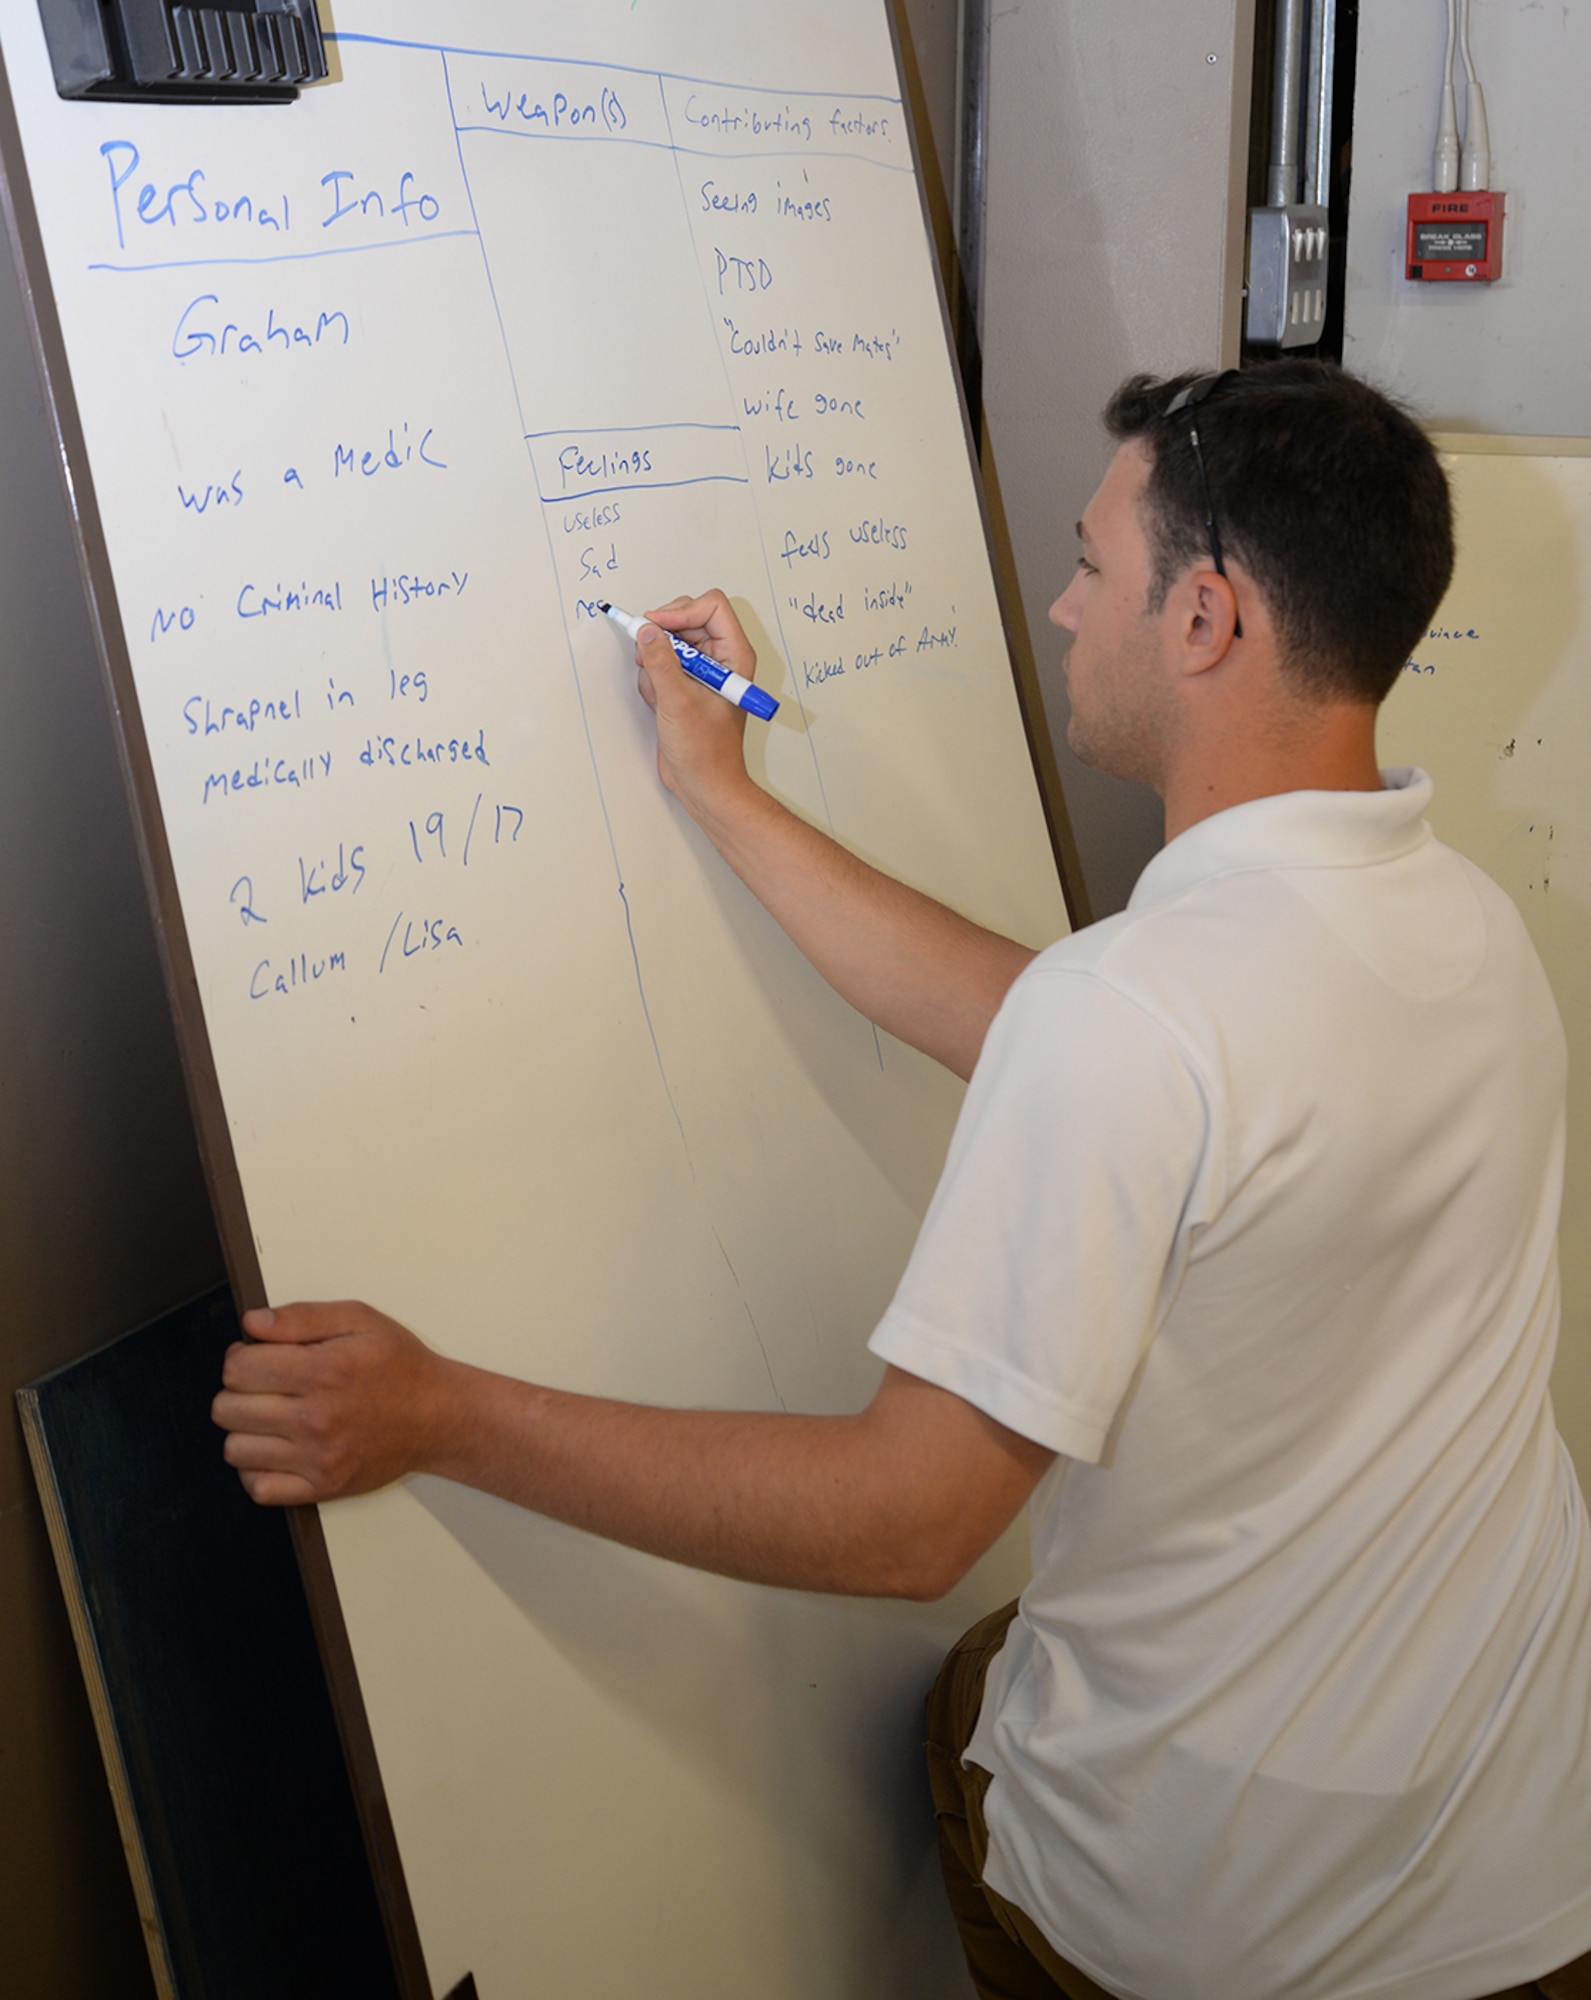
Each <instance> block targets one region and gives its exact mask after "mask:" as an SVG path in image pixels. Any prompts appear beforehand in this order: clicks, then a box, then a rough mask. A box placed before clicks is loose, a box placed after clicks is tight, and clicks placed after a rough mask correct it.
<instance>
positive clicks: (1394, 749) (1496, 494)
mask: <svg viewBox="0 0 1591 2000" xmlns="http://www.w3.org/2000/svg"><path fill="white" fill-rule="evenodd" d="M1437 443H1438V445H1439V446H1441V447H1442V457H1443V463H1444V465H1445V466H1446V468H1447V472H1448V477H1449V478H1450V480H1451V481H1452V484H1453V497H1454V504H1455V509H1456V515H1457V530H1458V567H1457V570H1456V572H1455V575H1454V578H1453V584H1452V588H1451V589H1450V590H1449V592H1448V594H1447V597H1446V599H1445V600H1444V602H1443V604H1442V607H1441V609H1440V610H1439V611H1438V612H1437V614H1436V617H1435V618H1434V619H1433V620H1432V624H1431V630H1430V632H1429V634H1428V635H1427V637H1426V639H1425V641H1424V642H1423V644H1422V645H1421V646H1420V647H1419V648H1418V649H1417V651H1416V653H1415V655H1414V658H1413V659H1411V660H1410V661H1409V663H1408V667H1407V669H1406V670H1405V672H1404V673H1403V675H1402V676H1401V678H1400V679H1399V682H1398V684H1397V686H1396V687H1395V688H1394V690H1393V692H1392V695H1391V696H1390V698H1389V699H1388V701H1387V705H1386V707H1385V709H1384V710H1383V712H1382V728H1381V752H1382V761H1383V763H1388V762H1390V763H1394V764H1419V765H1421V766H1423V767H1424V768H1425V769H1426V770H1428V771H1429V772H1430V773H1431V775H1432V777H1433V778H1434V779H1435V780H1436V796H1435V800H1434V803H1433V806H1432V811H1431V820H1432V823H1433V825H1434V826H1435V828H1436V831H1437V832H1438V833H1439V834H1440V835H1441V837H1442V838H1443V839H1444V840H1446V841H1448V842H1450V843H1451V845H1452V846H1454V847H1456V848H1458V849H1459V851H1460V852H1461V853H1464V854H1467V855H1469V856H1470V857H1471V859H1472V860H1474V861H1476V862H1477V863H1479V865H1480V866H1481V867H1482V868H1484V869H1485V870H1486V872H1487V873H1488V874H1489V875H1490V876H1492V877H1493V879H1494V880H1496V881H1497V882H1499V883H1500V884H1501V885H1502V886H1503V888H1505V889H1506V890H1507V891H1508V893H1509V894H1510V895H1511V896H1512V897H1513V899H1514V901H1515V902H1516V903H1517V904H1518V905H1519V908H1520V909H1521V911H1522V912H1523V913H1524V918H1525V922H1526V924H1527V925H1528V926H1529V929H1530V934H1531V936H1532V938H1533V939H1534V940H1535V944H1536V949H1537V950H1538V951H1539V952H1540V954H1541V958H1542V962H1543V964H1544V965H1545V966H1546V968H1547V976H1548V978H1549V979H1550V980H1551V981H1552V987H1553V992H1554V994H1555V995H1556V997H1557V1001H1558V1008H1559V1011H1560V1012H1561V1014H1562V1015H1563V1019H1564V1026H1565V1028H1566V1029H1567V1031H1568V1036H1569V1155H1568V1162H1567V1167H1566V1173H1565V1186H1564V1223H1563V1229H1562V1232H1561V1235H1560V1254H1561V1258H1562V1268H1563V1292H1564V1314H1563V1334H1562V1338H1561V1341H1560V1345H1559V1350H1558V1364H1557V1368H1556V1371H1555V1373H1554V1375H1553V1401H1554V1403H1555V1405H1556V1408H1557V1415H1558V1425H1559V1428H1560V1430H1562V1432H1563V1434H1564V1437H1565V1438H1566V1440H1567V1442H1568V1444H1569V1447H1570V1449H1571V1451H1572V1452H1573V1453H1574V1456H1575V1461H1576V1464H1577V1466H1578V1469H1579V1473H1580V1478H1581V1482H1582V1483H1583V1484H1584V1485H1586V1486H1587V1487H1588V1488H1591V1228H1588V1222H1591V783H1588V780H1587V773H1588V772H1591V441H1584V440H1577V439H1564V438H1509V437H1489V436H1488V437H1466V436H1447V437H1439V438H1438V439H1437Z"/></svg>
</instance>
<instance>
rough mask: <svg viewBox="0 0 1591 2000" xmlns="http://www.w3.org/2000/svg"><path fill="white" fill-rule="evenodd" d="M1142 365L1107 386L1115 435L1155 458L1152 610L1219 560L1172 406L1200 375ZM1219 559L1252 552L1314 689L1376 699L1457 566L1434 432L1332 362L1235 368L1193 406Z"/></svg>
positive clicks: (1306, 682) (1293, 662) (1183, 420)
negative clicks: (1164, 373)
mask: <svg viewBox="0 0 1591 2000" xmlns="http://www.w3.org/2000/svg"><path fill="white" fill-rule="evenodd" d="M1198 379H1199V378H1198V376H1197V375H1177V376H1173V377H1172V378H1170V379H1169V380H1167V381H1159V380H1157V379H1156V378H1155V377H1153V376H1150V375H1134V376H1133V377H1132V378H1131V380H1130V381H1127V382H1124V383H1123V384H1122V386H1121V387H1120V388H1119V389H1118V390H1117V391H1116V393H1115V395H1114V396H1112V397H1111V399H1110V402H1109V403H1108V404H1107V406H1106V409H1105V425H1106V428H1107V429H1108V430H1109V432H1110V434H1111V436H1112V437H1114V438H1117V439H1120V440H1122V441H1126V440H1127V439H1137V440H1138V441H1139V442H1140V443H1142V444H1143V445H1144V446H1145V447H1146V449H1147V450H1148V452H1149V454H1150V457H1151V460H1152V462H1153V464H1152V470H1151V473H1150V477H1149V484H1148V486H1147V488H1146V489H1145V493H1144V503H1143V505H1144V514H1145V520H1144V526H1145V529H1146V532H1147V534H1148V536H1149V545H1150V553H1151V556H1152V558H1153V560H1154V583H1153V586H1152V588H1151V594H1150V604H1149V609H1150V610H1152V611H1154V610H1158V609H1159V608H1160V606H1161V605H1162V604H1164V602H1165V598H1166V593H1167V591H1168V590H1169V589H1170V588H1171V585H1172V584H1173V583H1174V582H1175V580H1176V579H1177V578H1178V577H1179V576H1181V575H1182V574H1183V572H1184V571H1185V570H1187V569H1188V568H1189V566H1190V565H1191V564H1194V563H1197V562H1198V561H1199V560H1200V559H1201V558H1202V559H1204V560H1205V561H1208V560H1209V554H1210V543H1209V537H1208V534H1207V531H1206V527H1205V522H1206V518H1207V510H1206V504H1205V493H1204V487H1203V484H1202V482H1201V479H1200V476H1199V467H1198V463H1197V460H1196V459H1195V456H1194V451H1193V446H1192V444H1191V442H1190V440H1189V436H1188V432H1189V426H1190V414H1189V412H1188V411H1187V410H1186V409H1184V410H1181V411H1178V412H1175V413H1173V414H1169V415H1168V414H1167V405H1168V404H1169V403H1170V402H1171V401H1172V400H1173V399H1174V398H1175V397H1176V396H1177V394H1178V393H1179V392H1180V391H1181V390H1183V389H1186V388H1187V387H1188V386H1189V384H1190V383H1193V382H1196V381H1197V380H1198ZM1192 421H1196V422H1197V424H1198V429H1199V441H1200V444H1201V446H1202V448H1203V452H1204V459H1205V464H1206V466H1207V468H1208V471H1209V481H1210V505H1211V507H1212V508H1213V510H1214V516H1215V522H1216V526H1217V528H1218V530H1219V533H1220V538H1221V550H1222V554H1223V557H1230V558H1233V559H1235V560H1236V561H1238V562H1239V563H1241V564H1242V566H1243V567H1244V569H1246V570H1247V571H1248V573H1249V575H1250V576H1251V577H1252V578H1253V579H1254V582H1255V583H1256V585H1257V586H1258V587H1259V590H1260V593H1261V595H1262V596H1263V597H1264V599H1265V602H1266V605H1267V606H1268V608H1269V610H1270V614H1271V618H1272V620H1273V622H1274V624H1275V627H1276V632H1277V639H1278V642H1279V644H1280V646H1281V650H1282V657H1283V661H1284V664H1285V666H1286V668H1287V670H1288V671H1289V672H1290V673H1291V674H1293V675H1294V676H1295V678H1296V679H1297V681H1298V682H1299V684H1300V685H1301V686H1302V687H1303V688H1304V689H1305V691H1306V692H1309V693H1312V694H1315V695H1317V696H1319V697H1320V698H1323V699H1327V700H1335V701H1342V700H1348V701H1363V702H1379V701H1381V700H1382V699H1383V698H1384V697H1385V695H1386V694H1387V692H1388V691H1389V690H1390V688H1391V687H1392V685H1393V683H1394V681H1395V680H1396V679H1397V677H1398V674H1399V672H1400V671H1401V669H1402V668H1403V666H1404V664H1405V662H1406V661H1407V660H1408V658H1409V655H1410V653H1411V652H1412V650H1413V648H1414V646H1415V644H1416V643H1417V642H1418V640H1419V639H1420V638H1421V637H1422V636H1423V634H1424V633H1425V631H1426V630H1427V628H1428V626H1429V624H1430V621H1431V615H1432V613H1433V612H1434V611H1435V610H1436V607H1437V606H1438V604H1440V603H1441V601H1442V596H1443V593H1444V592H1445V591H1446V589H1447V585H1448V579H1449V578H1450V577H1451V575H1452V573H1453V510H1452V502H1451V500H1450V498H1449V495H1448V488H1447V478H1446V475H1445V474H1444V473H1443V471H1442V467H1441V465H1440V463H1439V461H1438V459H1437V456H1436V452H1435V450H1434V449H1433V447H1432V445H1431V441H1430V439H1429V438H1428V437H1427V436H1426V435H1425V433H1424V431H1422V430H1421V429H1420V427H1419V425H1418V424H1417V423H1416V422H1415V421H1414V419H1413V418H1412V417H1411V416H1410V415H1409V413H1408V412H1407V411H1406V410H1404V409H1402V408H1400V407H1399V406H1398V405H1397V404H1396V403H1393V402H1391V401H1390V400H1389V399H1388V398H1387V397H1386V396H1383V395H1382V394H1381V393H1380V391H1379V390H1376V389H1372V388H1371V387H1370V385H1369V384H1368V383H1366V382H1361V381H1359V380H1358V379H1357V377H1355V376H1353V375H1349V374H1347V373H1346V372H1345V371H1344V370H1343V369H1341V368H1338V367H1336V366H1334V365H1333V364H1332V363H1330V362H1326V361H1289V360H1282V361H1270V362H1263V363H1261V364H1260V365H1259V366H1257V367H1253V368H1245V369H1243V370H1241V371H1233V372H1232V373H1231V374H1230V375H1228V376H1226V377H1224V378H1223V379H1222V380H1221V381H1220V382H1219V383H1217V384H1216V385H1215V386H1214V387H1213V388H1212V389H1211V390H1210V391H1209V393H1208V394H1207V395H1206V396H1205V397H1204V398H1203V399H1202V400H1201V401H1200V402H1199V403H1198V406H1197V411H1196V413H1195V414H1194V416H1193V418H1192Z"/></svg>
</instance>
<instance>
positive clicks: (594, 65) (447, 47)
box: [325, 30, 901, 165]
mask: <svg viewBox="0 0 1591 2000" xmlns="http://www.w3.org/2000/svg"><path fill="white" fill-rule="evenodd" d="M325 39H326V40H327V41H328V42H363V43H365V44H366V45H367V46H369V47H371V48H380V49H417V50H419V51H421V52H422V53H425V54H432V53H435V54H437V55H440V56H442V57H443V58H444V61H445V59H446V58H447V57H448V56H461V57H467V58H473V59H476V60H479V61H482V62H530V63H544V64H547V65H549V66H553V67H556V68H558V69H599V70H612V71H614V72H616V73H617V74H618V75H620V76H635V77H644V78H647V79H650V78H653V77H658V78H661V79H662V80H663V81H665V82H667V83H694V84H696V85H697V86H699V87H700V88H701V89H703V90H739V91H756V92H757V93H758V94H759V95H761V96H765V97H780V96H785V97H813V98H824V99H827V98H831V97H832V98H834V99H835V100H837V101H838V100H839V99H842V98H843V99H844V100H845V101H846V102H847V103H855V104H890V105H893V106H894V107H895V109H896V110H899V109H900V105H901V100H900V99H899V98H898V97H893V96H891V95H890V94H889V92H888V91H882V90H790V91H781V90H779V89H778V88H777V87H776V86H774V85H773V84H766V83H734V82H726V81H725V79H724V78H723V77H716V76H690V75H687V74H686V73H685V72H683V71H680V70H659V69H647V68H645V67H643V66H642V65H641V64H639V63H619V62H598V61H596V60H595V59H594V58H592V57H589V56H538V55H535V54H533V53H532V52H530V51H529V50H526V49H473V48H466V47H465V46H464V45H463V44H462V43H459V42H421V41H406V40H404V39H403V38H402V37H401V36H397V35H368V34H353V33H344V32H342V31H341V30H328V31H327V33H326V36H325ZM667 108H668V107H667V105H666V103H665V105H664V110H665V113H666V111H667ZM448 109H449V111H452V110H453V94H452V85H451V81H450V83H449V88H448ZM460 164H461V165H462V161H461V162H460Z"/></svg>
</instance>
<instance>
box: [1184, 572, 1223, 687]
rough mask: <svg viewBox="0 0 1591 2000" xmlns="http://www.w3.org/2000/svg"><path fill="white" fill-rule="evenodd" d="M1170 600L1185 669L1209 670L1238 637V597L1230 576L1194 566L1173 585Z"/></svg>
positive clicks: (1193, 672) (1216, 665) (1185, 670)
mask: <svg viewBox="0 0 1591 2000" xmlns="http://www.w3.org/2000/svg"><path fill="white" fill-rule="evenodd" d="M1171 600H1172V603H1173V604H1174V606H1175V623H1174V631H1175V634H1176V643H1177V649H1178V656H1179V662H1180V665H1181V668H1182V671H1183V672H1184V673H1185V674H1203V673H1208V672H1209V671H1210V669H1211V668H1212V667H1218V666H1219V665H1220V664H1221V662H1222V661H1223V660H1224V659H1225V658H1226V656H1227V654H1228V652H1229V651H1230V650H1231V647H1232V642H1233V641H1234V639H1236V638H1237V637H1238V627H1239V617H1238V599H1237V592H1236V590H1235V589H1234V588H1233V585H1232V581H1231V579H1230V578H1229V577H1225V576H1222V575H1221V573H1220V572H1219V571H1218V570H1214V569H1191V570H1189V571H1188V572H1187V574H1186V575H1185V576H1183V577H1182V578H1181V579H1180V580H1179V581H1178V582H1177V584H1176V585H1174V586H1173V589H1172V593H1171Z"/></svg>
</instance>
